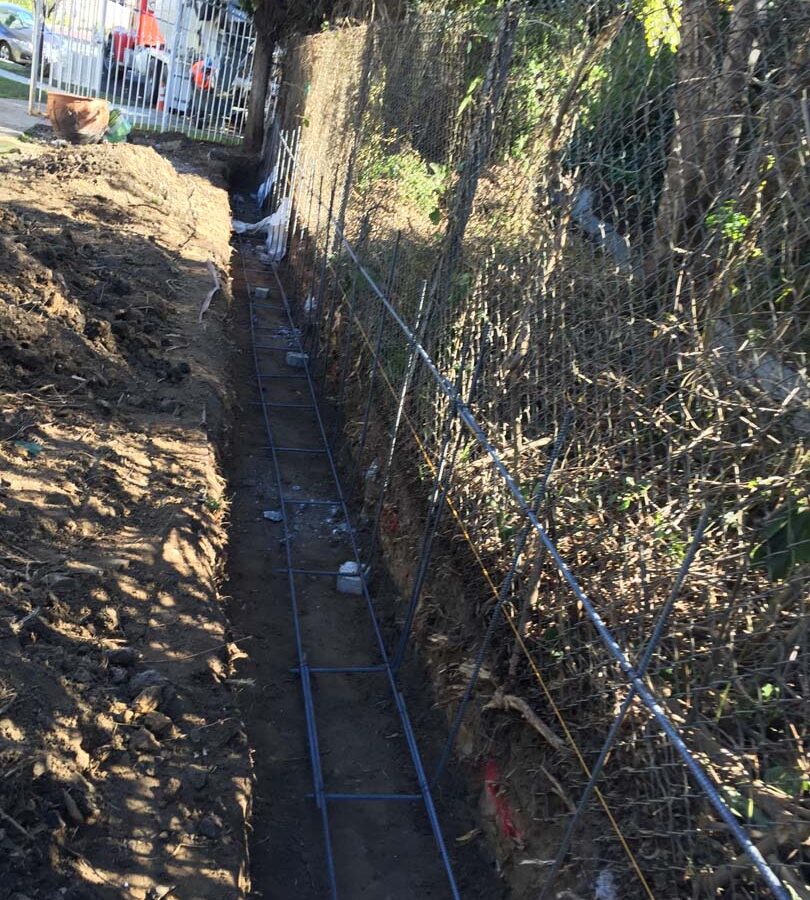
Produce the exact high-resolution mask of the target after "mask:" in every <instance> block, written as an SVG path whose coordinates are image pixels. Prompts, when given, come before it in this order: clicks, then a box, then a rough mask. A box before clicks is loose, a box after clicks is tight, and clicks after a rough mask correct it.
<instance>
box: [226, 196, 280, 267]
mask: <svg viewBox="0 0 810 900" xmlns="http://www.w3.org/2000/svg"><path fill="white" fill-rule="evenodd" d="M291 209H292V202H291V201H290V198H289V197H283V198H282V200H281V202H280V203H279V205H278V208H277V209H276V211H275V212H274V213H273V214H272V215H271V216H266V217H265V218H264V219H262V220H261V221H259V222H242V221H240V220H239V219H234V220H233V222H232V223H231V227H232V228H233V230H234V231H235V232H236V233H237V234H256V233H258V232H260V231H264V232H266V234H267V240H266V241H265V245H264V253H263V254H261V258H262V260H263V261H264V262H279V261H280V260H281V259H283V258H284V254H285V253H286V252H287V226H288V225H289V222H290V211H291Z"/></svg>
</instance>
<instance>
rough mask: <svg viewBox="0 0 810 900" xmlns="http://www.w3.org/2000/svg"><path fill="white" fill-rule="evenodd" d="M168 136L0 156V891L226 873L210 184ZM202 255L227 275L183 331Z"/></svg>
mask: <svg viewBox="0 0 810 900" xmlns="http://www.w3.org/2000/svg"><path fill="white" fill-rule="evenodd" d="M167 144H168V146H164V147H163V152H164V153H165V154H166V156H167V157H170V158H164V157H162V156H160V155H159V154H158V153H157V152H155V150H153V149H151V148H148V147H143V146H141V147H135V146H127V145H123V146H109V145H106V146H99V147H90V148H81V149H79V148H62V149H54V148H42V147H37V146H29V147H28V148H27V149H26V151H25V153H24V155H23V156H22V157H16V158H14V159H11V160H9V161H7V162H6V163H5V164H4V165H3V168H2V170H1V171H0V245H1V247H0V253H1V254H2V264H1V265H0V897H3V898H16V900H24V898H31V900H34V898H52V897H64V898H72V900H79V898H88V900H89V898H153V900H154V898H162V897H168V896H172V897H183V898H228V897H239V896H242V895H243V893H244V889H245V887H246V882H247V876H246V872H245V834H244V819H245V811H246V809H247V808H248V806H249V802H250V784H251V782H250V763H249V755H248V753H247V745H246V736H245V732H244V729H243V727H242V722H241V718H240V714H239V710H238V708H237V706H236V704H235V702H234V698H233V695H232V693H231V690H230V688H229V686H228V684H227V681H228V678H229V672H230V666H231V660H232V659H233V658H234V657H235V656H237V655H238V653H239V652H240V650H239V646H240V645H237V644H235V643H233V642H232V641H231V635H230V634H229V631H228V628H227V626H226V620H225V616H224V604H223V603H222V601H221V597H220V595H219V592H218V582H219V576H220V567H221V563H222V553H223V548H224V544H225V536H226V533H225V517H226V512H227V497H226V490H225V483H224V480H223V478H222V476H221V474H220V467H219V464H218V459H217V454H216V451H215V446H216V444H217V443H222V442H223V441H225V440H227V437H228V434H227V429H226V424H227V422H228V419H229V415H230V412H229V410H230V405H231V399H230V395H229V391H228V388H227V379H226V374H227V362H228V359H229V356H230V350H231V345H230V342H229V338H228V335H227V327H226V325H227V317H228V312H227V305H228V302H229V291H228V290H227V272H228V267H229V256H230V248H229V245H228V240H229V208H228V198H227V194H226V192H225V191H224V190H223V189H222V186H221V185H218V184H217V183H216V176H215V175H212V172H211V170H210V168H209V166H208V162H207V159H206V156H205V151H201V150H198V149H191V148H189V147H188V146H185V145H181V144H180V142H177V141H175V142H167ZM172 153H174V158H173V159H172V158H171V156H172ZM208 263H211V264H213V266H214V267H215V269H216V270H217V271H218V273H219V275H220V277H221V278H222V279H223V284H224V285H225V287H226V289H225V290H224V291H222V292H220V293H219V294H218V295H217V296H216V297H215V298H214V301H213V304H212V307H211V309H210V310H209V311H208V313H207V314H206V316H205V319H204V322H203V324H200V323H199V322H198V312H199V307H200V303H201V301H202V299H203V297H204V296H205V294H206V292H207V291H208V290H209V288H210V287H211V284H212V283H211V277H210V274H209V271H208Z"/></svg>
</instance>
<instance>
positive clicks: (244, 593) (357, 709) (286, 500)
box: [228, 195, 504, 900]
mask: <svg viewBox="0 0 810 900" xmlns="http://www.w3.org/2000/svg"><path fill="white" fill-rule="evenodd" d="M233 212H234V215H235V216H237V217H238V218H241V219H250V218H252V217H253V218H255V209H252V208H251V207H250V206H249V205H247V202H246V201H245V200H244V199H243V198H242V197H241V196H240V195H234V200H233ZM257 250H258V242H254V241H251V239H249V238H248V239H245V238H241V239H239V240H238V242H237V243H236V244H235V248H234V256H233V271H232V276H233V293H234V319H235V321H234V340H235V342H236V347H237V350H236V354H235V358H234V367H233V384H234V389H235V391H236V395H237V409H238V410H239V412H238V415H237V420H236V422H235V427H234V434H233V440H232V454H231V463H230V473H229V477H230V484H231V495H232V504H231V526H230V553H229V586H228V593H229V595H230V598H231V599H230V617H231V621H232V623H233V627H234V630H235V631H236V632H239V633H240V634H243V635H252V636H253V638H252V640H249V641H246V642H245V643H244V644H243V646H244V648H245V656H244V657H243V658H242V659H241V660H240V661H239V662H238V664H237V668H238V671H237V673H236V675H237V678H236V680H235V683H236V684H238V685H239V687H238V690H239V694H240V702H241V707H242V711H243V716H244V720H245V723H246V728H247V732H248V739H249V744H250V747H251V751H252V755H253V766H254V771H255V779H256V784H255V791H254V795H253V810H252V822H251V824H252V831H251V841H250V853H251V879H252V886H253V895H254V896H257V897H259V896H261V897H273V898H285V900H286V898H290V897H295V898H324V897H330V896H340V897H341V898H358V897H363V898H379V900H383V898H385V900H399V898H402V900H405V898H408V900H411V898H415V897H419V898H433V897H435V898H445V897H452V896H454V893H453V888H452V886H451V878H450V877H448V871H447V870H448V868H449V869H451V870H452V873H453V877H454V878H455V882H456V885H457V891H458V893H457V894H455V895H456V896H461V897H465V898H476V897H481V898H483V897H486V898H495V897H498V896H501V895H502V892H503V891H504V888H503V885H502V884H500V883H499V882H498V880H497V877H496V875H495V872H494V866H493V864H492V862H491V860H488V859H487V858H485V847H484V843H483V841H482V840H476V839H475V836H476V835H477V831H476V820H475V815H474V806H475V802H476V800H475V798H474V797H473V795H472V793H471V791H470V789H469V788H468V786H467V783H466V781H465V780H464V778H463V777H462V775H461V773H459V772H450V773H449V775H448V776H445V778H444V780H443V782H442V783H441V784H440V785H439V786H437V787H436V789H435V790H434V791H432V792H430V791H429V790H427V789H426V777H425V774H424V772H423V771H422V770H421V763H422V762H423V761H424V767H425V769H426V770H428V771H429V770H430V764H431V763H433V762H435V760H436V759H437V758H438V756H439V754H440V752H441V748H442V746H443V741H444V740H445V739H446V731H447V728H446V721H445V719H444V717H443V716H442V715H441V714H440V713H438V712H437V711H436V710H435V709H434V706H433V703H432V699H431V693H430V687H429V685H428V682H427V678H426V677H425V674H424V672H423V671H422V670H421V668H420V666H419V665H418V661H417V662H414V661H413V660H411V662H410V663H409V665H408V666H407V667H406V668H404V669H402V670H400V673H399V675H398V678H397V680H396V681H394V680H393V679H391V678H390V677H389V675H390V670H389V669H387V668H386V666H385V663H386V650H385V649H384V648H385V647H388V648H390V647H391V646H392V644H393V638H394V635H395V633H396V628H397V625H398V623H397V621H396V618H395V613H394V610H395V594H394V591H393V587H392V582H391V580H390V579H389V578H388V577H387V576H386V573H385V571H384V561H383V564H382V565H377V566H375V571H374V572H373V573H372V575H371V578H370V580H369V583H368V584H369V591H368V593H367V595H366V596H364V595H363V594H362V593H361V594H353V593H343V592H340V591H338V589H337V577H336V573H337V570H338V569H339V567H340V566H341V565H342V564H343V563H345V562H347V561H351V560H354V559H358V558H359V559H362V547H363V545H364V541H365V540H366V538H367V535H366V534H365V533H364V531H363V528H362V527H359V528H358V527H357V522H359V521H360V516H359V509H358V508H357V507H356V505H355V504H354V503H353V502H352V497H353V496H354V493H355V490H354V488H355V487H356V480H357V476H356V474H354V475H352V473H351V472H349V471H344V470H343V469H342V468H341V466H339V465H338V464H337V463H336V462H335V460H337V459H338V458H339V454H338V453H337V449H338V447H337V444H338V443H339V438H338V439H332V436H333V435H339V434H340V432H341V429H340V421H339V418H338V413H337V411H336V410H335V409H334V408H332V407H331V406H330V404H329V402H328V401H327V400H326V399H325V398H324V397H323V396H320V394H319V392H318V391H317V390H315V389H314V382H312V380H311V378H310V377H309V372H308V370H307V368H305V367H301V366H300V365H298V364H297V363H299V362H300V360H298V359H297V358H296V357H294V356H289V355H288V354H290V353H295V352H296V351H297V350H298V349H300V348H299V345H298V334H299V333H298V332H297V330H296V328H295V325H294V316H295V299H294V291H293V289H292V286H291V285H288V284H287V283H286V282H287V275H286V273H285V270H284V267H283V266H282V267H280V270H279V271H278V273H274V271H273V270H272V268H271V267H269V266H268V265H266V264H264V263H262V262H261V261H260V260H259V257H258V253H257ZM288 291H289V294H290V297H291V298H292V299H289V300H288V297H287V293H288ZM288 314H289V315H292V317H293V318H290V317H289V315H288ZM355 586H357V585H356V584H355ZM334 667H338V668H347V667H348V668H352V669H358V668H359V669H361V670H370V671H351V672H334V671H330V672H323V671H321V672H319V671H317V670H318V669H319V668H334ZM400 692H401V693H400ZM406 707H407V708H406ZM417 746H418V751H416V750H415V747H417ZM358 794H363V795H366V796H365V798H364V799H360V798H359V797H358V796H357V795H358ZM392 794H396V795H400V796H399V797H398V798H393V797H390V796H388V795H392ZM383 795H385V796H383ZM433 804H435V815H433V813H434V808H433V806H432V805H433ZM437 823H440V828H439V827H437ZM327 830H328V834H329V841H328V843H327V842H326V841H325V833H326V831H327ZM471 836H472V839H470V837H471ZM443 847H444V848H446V850H445V851H443ZM443 853H446V857H444V856H443Z"/></svg>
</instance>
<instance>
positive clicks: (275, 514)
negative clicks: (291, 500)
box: [262, 509, 284, 522]
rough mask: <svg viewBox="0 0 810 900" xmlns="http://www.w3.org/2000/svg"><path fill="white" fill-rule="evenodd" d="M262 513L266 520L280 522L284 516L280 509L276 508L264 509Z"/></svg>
mask: <svg viewBox="0 0 810 900" xmlns="http://www.w3.org/2000/svg"><path fill="white" fill-rule="evenodd" d="M262 515H263V516H264V518H265V519H267V521H268V522H282V521H284V516H283V515H282V514H281V511H280V510H278V509H266V510H265V511H264V512H263V513H262Z"/></svg>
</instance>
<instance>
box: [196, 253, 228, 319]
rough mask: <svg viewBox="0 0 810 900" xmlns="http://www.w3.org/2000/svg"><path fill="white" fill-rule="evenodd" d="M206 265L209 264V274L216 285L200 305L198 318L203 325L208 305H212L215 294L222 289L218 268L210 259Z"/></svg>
mask: <svg viewBox="0 0 810 900" xmlns="http://www.w3.org/2000/svg"><path fill="white" fill-rule="evenodd" d="M206 266H208V274H209V275H210V276H211V278H212V280H213V282H214V286H213V287H212V288H211V290H210V291H209V292H208V293H207V294H206V295H205V299H204V300H203V302H202V304H201V305H200V315H199V318H198V320H197V321H198V322H199V323H200V324H201V325H202V320H203V316H204V315H205V314H206V312H208V307H209V306H210V305H211V301H212V300H213V299H214V295H215V294H216V293H217V292H218V291H220V290H221V288H222V285H221V284H220V281H219V275H218V274H217V270H216V269H215V268H214V264H213V263H212V262H211V260H210V259H209V260H208V261H207V262H206Z"/></svg>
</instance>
